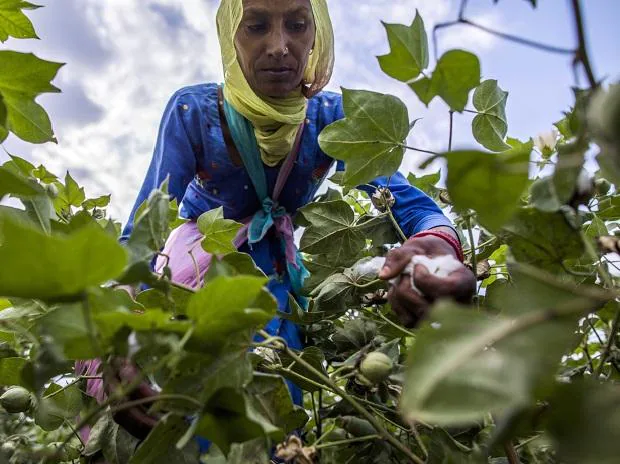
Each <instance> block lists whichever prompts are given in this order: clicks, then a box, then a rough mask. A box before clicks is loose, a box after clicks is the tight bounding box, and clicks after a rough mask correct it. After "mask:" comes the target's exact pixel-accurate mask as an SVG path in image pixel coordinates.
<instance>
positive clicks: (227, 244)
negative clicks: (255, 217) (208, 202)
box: [198, 206, 243, 255]
mask: <svg viewBox="0 0 620 464" xmlns="http://www.w3.org/2000/svg"><path fill="white" fill-rule="evenodd" d="M241 227H243V224H240V223H238V222H235V221H231V220H230V219H224V208H223V207H221V206H220V207H219V208H217V209H212V210H211V211H207V212H206V213H203V214H202V215H201V216H200V217H199V218H198V230H199V231H200V233H202V234H203V235H204V238H203V240H202V242H201V243H202V248H203V250H205V251H206V252H207V253H213V254H217V255H219V254H224V253H233V252H235V251H237V248H236V247H235V246H234V245H233V240H234V238H235V237H236V236H237V233H238V232H239V230H240V229H241Z"/></svg>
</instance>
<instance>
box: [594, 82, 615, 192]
mask: <svg viewBox="0 0 620 464" xmlns="http://www.w3.org/2000/svg"><path fill="white" fill-rule="evenodd" d="M588 123H589V125H590V128H591V130H592V132H593V134H594V137H595V141H596V143H597V145H598V146H599V147H600V148H601V151H600V153H599V155H598V157H597V161H598V162H599V164H600V165H601V168H602V169H603V172H604V174H605V177H607V178H608V179H609V180H611V181H612V182H613V183H614V184H616V185H620V130H619V129H620V83H615V84H612V85H610V86H609V88H608V89H607V90H605V89H604V88H603V87H602V86H601V87H600V88H599V89H598V90H597V92H596V93H595V94H594V97H593V98H592V102H591V104H590V105H589V107H588Z"/></svg>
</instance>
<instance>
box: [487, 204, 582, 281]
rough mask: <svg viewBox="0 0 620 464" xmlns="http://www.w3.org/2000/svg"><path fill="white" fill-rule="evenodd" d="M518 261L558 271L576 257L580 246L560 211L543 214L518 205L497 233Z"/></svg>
mask: <svg viewBox="0 0 620 464" xmlns="http://www.w3.org/2000/svg"><path fill="white" fill-rule="evenodd" d="M498 237H499V238H500V240H502V241H503V242H504V243H506V244H508V246H510V251H511V252H512V255H513V256H514V258H515V259H516V260H517V261H518V262H521V263H528V264H532V265H534V266H538V267H540V268H541V269H545V270H549V271H552V272H558V271H560V270H561V269H562V263H563V261H564V260H566V259H571V258H579V257H581V255H582V254H583V252H584V245H583V242H582V240H581V237H580V235H579V232H578V231H576V230H575V229H574V228H573V227H572V226H571V225H570V224H569V223H568V221H567V220H566V218H565V217H564V214H563V213H562V212H555V213H545V212H542V211H539V210H537V209H534V208H520V209H519V210H518V212H517V214H516V215H515V216H514V217H513V219H512V220H511V221H510V222H509V223H508V224H506V225H505V226H504V227H503V228H502V230H501V231H500V232H499V233H498Z"/></svg>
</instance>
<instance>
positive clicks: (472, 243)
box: [464, 214, 478, 275]
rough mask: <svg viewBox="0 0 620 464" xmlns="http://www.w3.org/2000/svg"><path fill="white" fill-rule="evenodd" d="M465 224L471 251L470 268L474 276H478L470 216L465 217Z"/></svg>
mask: <svg viewBox="0 0 620 464" xmlns="http://www.w3.org/2000/svg"><path fill="white" fill-rule="evenodd" d="M464 219H465V222H466V223H467V233H468V235H469V247H470V249H472V250H473V251H472V253H471V267H472V269H473V271H474V274H475V275H477V274H478V257H477V256H476V245H475V244H474V231H473V229H472V225H471V214H468V215H467V216H465V218H464Z"/></svg>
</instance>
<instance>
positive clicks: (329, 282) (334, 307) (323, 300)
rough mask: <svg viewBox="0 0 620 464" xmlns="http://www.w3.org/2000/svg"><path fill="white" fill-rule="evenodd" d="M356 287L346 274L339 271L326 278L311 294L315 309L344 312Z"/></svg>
mask: <svg viewBox="0 0 620 464" xmlns="http://www.w3.org/2000/svg"><path fill="white" fill-rule="evenodd" d="M354 289H355V287H353V282H352V280H351V279H350V278H349V277H348V276H347V275H345V274H342V273H337V274H333V275H331V276H329V277H328V278H327V279H325V280H324V281H323V282H322V283H321V285H319V286H318V287H316V288H315V289H314V290H313V291H312V293H311V294H310V296H312V297H313V298H314V302H315V309H316V310H317V311H321V312H327V313H336V312H344V311H346V310H347V309H348V308H347V306H348V303H350V300H351V296H352V294H353V291H354Z"/></svg>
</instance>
